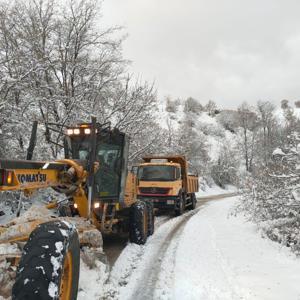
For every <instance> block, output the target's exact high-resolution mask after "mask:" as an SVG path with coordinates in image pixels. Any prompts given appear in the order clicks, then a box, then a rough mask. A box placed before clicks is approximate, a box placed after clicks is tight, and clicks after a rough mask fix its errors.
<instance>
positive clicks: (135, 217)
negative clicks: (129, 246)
mask: <svg viewBox="0 0 300 300" xmlns="http://www.w3.org/2000/svg"><path fill="white" fill-rule="evenodd" d="M147 211H148V210H147V205H146V203H145V202H142V201H137V202H135V203H134V204H132V206H131V208H130V220H129V222H130V226H129V227H130V228H129V240H130V242H131V243H135V244H138V245H142V244H145V243H146V241H147V237H148V212H147Z"/></svg>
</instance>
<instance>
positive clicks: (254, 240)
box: [86, 197, 300, 300]
mask: <svg viewBox="0 0 300 300" xmlns="http://www.w3.org/2000/svg"><path fill="white" fill-rule="evenodd" d="M236 201H237V197H232V198H227V199H222V200H216V201H210V202H207V203H206V204H205V205H201V206H200V207H199V208H198V209H197V210H196V211H191V212H187V213H186V214H184V215H183V216H180V217H177V218H171V219H166V218H165V219H163V220H160V219H158V220H157V223H158V224H157V225H158V226H157V227H158V228H157V229H156V232H155V234H154V235H153V236H152V237H151V238H150V239H149V240H148V241H147V243H146V245H144V246H137V245H133V244H129V245H128V246H127V247H126V248H125V249H124V251H123V252H122V253H121V255H120V257H119V258H118V260H117V262H116V263H115V265H114V267H113V268H112V271H111V273H110V276H109V278H108V280H107V282H106V283H105V285H104V286H103V289H102V291H103V294H102V295H100V294H99V298H100V299H101V297H102V298H103V299H104V298H105V299H180V300H181V299H189V300H193V299H195V300H196V299H197V300H198V299H206V300H207V299H208V300H209V299H213V300H216V299H222V300H223V299H266V300H267V299H270V300H271V299H272V300H276V299H278V300H279V299H280V300H281V299H289V300H293V299H295V300H299V299H300V286H299V282H300V260H299V259H297V258H296V257H295V256H294V255H293V254H292V253H291V252H289V250H288V249H287V248H282V247H280V246H279V245H278V244H276V243H273V242H271V241H269V240H266V239H263V238H262V237H261V236H260V233H259V232H257V229H256V226H255V225H254V224H251V223H248V222H246V220H245V219H244V218H243V217H242V216H238V217H235V216H233V215H232V214H231V212H232V211H233V207H234V205H235V202H236ZM86 297H88V295H86Z"/></svg>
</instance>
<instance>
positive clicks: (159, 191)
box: [140, 187, 170, 195]
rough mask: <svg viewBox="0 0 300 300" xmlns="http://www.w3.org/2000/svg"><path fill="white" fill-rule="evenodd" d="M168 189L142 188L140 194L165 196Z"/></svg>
mask: <svg viewBox="0 0 300 300" xmlns="http://www.w3.org/2000/svg"><path fill="white" fill-rule="evenodd" d="M169 190H170V189H169V188H160V187H142V188H140V193H141V194H147V195H151V194H156V195H158V194H159V195H166V194H168V192H169Z"/></svg>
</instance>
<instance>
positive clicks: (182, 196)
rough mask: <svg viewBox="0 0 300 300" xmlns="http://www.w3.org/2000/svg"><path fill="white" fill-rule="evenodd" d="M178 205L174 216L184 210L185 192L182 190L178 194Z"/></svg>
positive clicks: (179, 214)
mask: <svg viewBox="0 0 300 300" xmlns="http://www.w3.org/2000/svg"><path fill="white" fill-rule="evenodd" d="M178 202H179V207H178V208H175V216H181V215H182V214H183V213H184V211H185V204H186V203H185V193H184V192H183V191H181V192H179V195H178Z"/></svg>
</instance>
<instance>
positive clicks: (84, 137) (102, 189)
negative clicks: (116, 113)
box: [67, 128, 128, 201]
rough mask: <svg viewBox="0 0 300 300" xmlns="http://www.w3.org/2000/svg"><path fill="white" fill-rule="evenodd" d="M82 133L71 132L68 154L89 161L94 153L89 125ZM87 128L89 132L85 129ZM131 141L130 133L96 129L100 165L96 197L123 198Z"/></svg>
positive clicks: (96, 158) (96, 182)
mask: <svg viewBox="0 0 300 300" xmlns="http://www.w3.org/2000/svg"><path fill="white" fill-rule="evenodd" d="M79 130H80V131H79V134H74V131H75V129H74V130H73V134H71V135H70V134H69V135H68V139H67V144H68V148H69V156H70V158H72V159H78V160H80V161H83V162H84V164H87V163H88V162H89V161H90V155H91V144H92V143H91V139H92V137H91V134H90V131H89V130H87V128H84V129H80V128H79ZM85 132H87V133H85ZM127 158H128V141H127V136H126V135H125V134H124V133H122V132H120V131H118V130H110V129H101V128H99V129H98V130H97V137H96V155H95V158H94V160H95V162H98V163H99V169H98V170H97V171H96V173H95V180H94V192H95V193H94V195H95V198H98V199H100V200H107V201H122V200H123V198H124V187H125V179H126V173H127V168H126V166H127Z"/></svg>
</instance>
